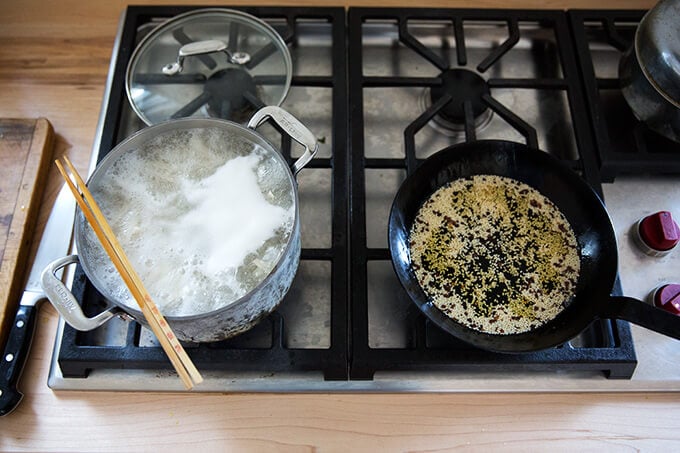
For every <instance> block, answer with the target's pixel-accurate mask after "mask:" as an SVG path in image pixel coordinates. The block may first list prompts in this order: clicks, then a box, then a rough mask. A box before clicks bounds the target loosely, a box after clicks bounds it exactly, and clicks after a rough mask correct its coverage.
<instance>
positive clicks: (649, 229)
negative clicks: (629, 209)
mask: <svg viewBox="0 0 680 453" xmlns="http://www.w3.org/2000/svg"><path fill="white" fill-rule="evenodd" d="M637 233H638V237H639V240H640V241H639V242H640V245H641V247H642V249H643V250H644V251H645V252H646V253H648V254H650V255H654V256H660V255H665V254H666V253H669V252H670V251H671V250H672V249H673V247H675V246H676V245H677V244H678V242H680V228H679V227H678V224H677V223H675V221H674V220H673V216H672V215H671V213H670V212H668V211H659V212H655V213H654V214H651V215H648V216H647V217H645V218H643V219H642V220H640V222H638V228H637Z"/></svg>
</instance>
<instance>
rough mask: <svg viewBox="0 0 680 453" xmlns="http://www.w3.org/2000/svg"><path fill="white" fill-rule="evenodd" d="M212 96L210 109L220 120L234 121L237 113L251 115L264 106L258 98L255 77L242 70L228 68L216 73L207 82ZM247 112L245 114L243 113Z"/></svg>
mask: <svg viewBox="0 0 680 453" xmlns="http://www.w3.org/2000/svg"><path fill="white" fill-rule="evenodd" d="M205 92H206V93H207V94H208V95H209V96H210V99H209V100H208V109H209V110H210V112H211V113H212V114H213V115H212V116H216V117H218V118H229V119H232V118H234V117H235V116H236V115H235V114H236V113H237V112H238V113H241V114H243V113H249V112H251V111H252V110H254V108H255V107H259V106H260V105H261V104H262V101H260V100H259V99H258V98H257V95H256V93H257V86H256V85H255V82H254V81H253V77H252V76H251V75H250V74H248V73H247V72H246V71H244V70H243V69H240V68H227V69H222V70H220V71H217V72H216V73H214V74H213V75H212V76H211V77H210V78H209V79H208V80H207V81H206V82H205ZM242 110H245V112H241V111H242Z"/></svg>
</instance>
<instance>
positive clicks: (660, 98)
mask: <svg viewBox="0 0 680 453" xmlns="http://www.w3.org/2000/svg"><path fill="white" fill-rule="evenodd" d="M679 26H680V0H661V1H660V2H659V3H658V4H657V5H656V6H654V7H653V8H652V9H651V10H649V12H647V14H645V16H644V17H643V18H642V21H640V25H639V26H638V28H637V31H636V32H635V41H634V44H633V45H632V46H631V47H630V48H629V49H628V50H627V51H626V52H625V53H624V55H623V57H622V58H621V62H620V64H619V78H620V79H621V89H622V92H623V95H624V97H625V99H626V101H627V102H628V104H629V105H630V107H631V109H632V110H633V112H634V113H635V116H636V117H637V118H638V119H639V120H640V121H643V122H645V123H646V124H647V125H648V126H649V127H650V128H651V129H653V130H654V131H656V132H658V133H659V134H662V135H664V136H666V137H668V138H669V139H671V140H675V141H677V142H680V31H679V30H680V28H679Z"/></svg>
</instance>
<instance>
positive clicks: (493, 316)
mask: <svg viewBox="0 0 680 453" xmlns="http://www.w3.org/2000/svg"><path fill="white" fill-rule="evenodd" d="M409 242H410V244H409V245H410V253H411V262H412V266H413V269H414V272H415V274H416V277H417V279H418V282H419V283H420V285H421V287H422V288H423V290H424V291H425V293H426V294H427V295H428V296H429V297H431V299H432V301H433V303H434V304H435V305H436V306H437V307H438V308H439V309H440V310H442V311H443V312H444V313H446V315H447V316H449V317H450V318H452V319H453V320H455V321H457V322H459V323H461V324H463V325H466V326H468V327H469V328H471V329H474V330H478V331H482V332H486V333H491V334H500V335H508V334H516V333H521V332H526V331H529V330H533V329H535V328H537V327H539V326H541V325H543V324H545V323H546V322H548V321H550V320H551V319H554V318H555V317H556V316H557V315H558V314H559V313H560V312H561V311H562V310H563V309H564V307H566V305H568V303H569V302H570V300H571V299H572V298H573V295H574V292H575V289H576V283H577V281H578V276H579V272H580V258H579V253H578V250H579V248H578V243H577V240H576V236H575V235H574V232H573V230H572V228H571V225H569V222H568V221H567V219H566V218H565V217H564V215H563V214H562V212H561V211H560V210H559V209H558V208H557V207H556V206H555V205H554V203H552V202H551V201H550V200H549V199H548V198H546V197H545V196H544V195H543V194H541V193H540V192H538V191H537V190H536V189H534V188H533V187H531V186H529V185H527V184H525V183H522V182H520V181H517V180H514V179H511V178H507V177H502V176H496V175H475V176H472V177H468V178H461V179H457V180H454V181H452V182H450V183H448V184H447V185H445V186H443V187H441V188H440V189H438V190H437V191H436V192H435V193H433V194H432V195H431V196H430V197H429V198H428V199H427V200H426V201H425V203H424V204H423V205H422V206H421V208H420V210H419V211H418V214H417V216H416V219H415V221H414V223H413V226H412V228H411V232H410V236H409Z"/></svg>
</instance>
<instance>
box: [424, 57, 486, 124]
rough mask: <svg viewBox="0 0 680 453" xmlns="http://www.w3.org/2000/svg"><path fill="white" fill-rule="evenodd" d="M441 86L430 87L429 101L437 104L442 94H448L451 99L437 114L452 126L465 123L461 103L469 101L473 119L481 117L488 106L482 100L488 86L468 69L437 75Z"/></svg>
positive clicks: (448, 70)
mask: <svg viewBox="0 0 680 453" xmlns="http://www.w3.org/2000/svg"><path fill="white" fill-rule="evenodd" d="M439 78H440V79H441V80H442V84H441V85H440V86H437V87H432V89H431V90H430V100H431V101H432V103H435V102H437V101H438V100H439V99H440V98H441V97H442V96H444V94H448V95H449V96H451V97H452V98H453V99H452V101H451V102H449V103H448V104H447V105H446V106H445V107H444V108H443V109H442V110H440V112H439V114H440V115H441V117H442V118H443V119H445V120H446V121H448V122H451V123H454V124H464V123H465V110H464V108H463V103H464V102H465V101H470V103H471V104H472V114H473V116H474V117H475V118H479V117H480V116H482V115H483V114H484V113H485V112H486V111H487V110H488V106H487V105H486V104H485V103H484V101H483V100H482V96H483V95H484V94H489V93H490V91H489V85H487V83H486V80H484V79H483V78H482V76H480V75H479V74H477V73H475V72H472V71H470V70H469V69H461V68H456V69H447V70H446V71H444V72H442V73H441V74H440V75H439ZM475 124H477V121H475Z"/></svg>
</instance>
